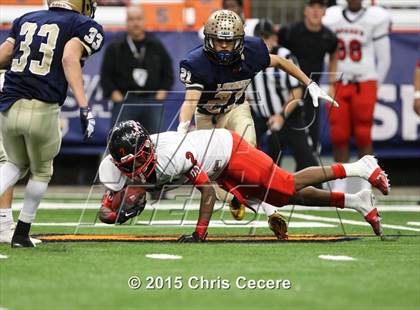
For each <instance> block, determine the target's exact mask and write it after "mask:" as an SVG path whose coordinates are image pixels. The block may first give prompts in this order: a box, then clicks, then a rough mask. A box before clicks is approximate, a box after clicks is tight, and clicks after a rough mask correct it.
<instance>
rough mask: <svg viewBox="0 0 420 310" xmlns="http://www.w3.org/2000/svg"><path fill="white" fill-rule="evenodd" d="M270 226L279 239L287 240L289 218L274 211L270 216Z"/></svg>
mask: <svg viewBox="0 0 420 310" xmlns="http://www.w3.org/2000/svg"><path fill="white" fill-rule="evenodd" d="M268 227H270V229H271V230H272V232H273V233H274V234H275V235H276V237H277V239H280V240H287V238H288V237H287V219H286V217H284V216H283V215H281V214H280V213H277V212H274V213H273V214H271V215H270V216H269V217H268Z"/></svg>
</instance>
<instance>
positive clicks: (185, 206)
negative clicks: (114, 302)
mask: <svg viewBox="0 0 420 310" xmlns="http://www.w3.org/2000/svg"><path fill="white" fill-rule="evenodd" d="M22 206H23V203H22V202H19V203H14V204H13V210H20V209H22ZM99 207H100V203H99V202H97V203H96V202H95V203H84V202H80V203H74V202H72V203H64V202H41V204H40V206H39V209H44V210H45V209H47V210H56V209H57V210H68V209H76V210H79V209H80V210H83V209H91V210H98V209H99ZM376 207H377V208H378V211H379V212H387V211H389V212H395V211H397V212H420V206H419V205H402V206H388V205H377V206H376ZM214 208H215V210H218V209H220V208H222V204H221V203H220V202H217V203H216V205H215V206H214ZM153 209H159V210H198V209H199V203H198V202H197V203H196V202H191V203H188V201H187V202H186V203H184V202H182V201H179V202H175V203H165V202H163V203H162V204H160V205H159V204H153V205H151V204H150V203H148V204H147V205H146V210H153ZM224 209H225V210H228V209H229V208H228V207H227V206H225V207H224ZM279 210H281V211H290V210H292V206H290V205H289V206H284V207H282V208H279ZM294 210H295V211H334V210H335V208H333V207H327V208H326V207H305V206H298V205H297V206H295V208H294ZM349 211H352V210H348V209H343V210H340V212H349ZM247 212H252V211H251V210H247ZM258 212H259V213H264V212H263V210H262V208H260V209H259V210H258Z"/></svg>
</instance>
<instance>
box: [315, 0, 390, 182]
mask: <svg viewBox="0 0 420 310" xmlns="http://www.w3.org/2000/svg"><path fill="white" fill-rule="evenodd" d="M323 23H324V25H326V26H328V27H330V28H331V29H332V30H333V31H334V32H336V34H337V38H338V63H337V71H338V72H339V73H340V74H341V77H340V80H339V81H338V82H337V83H336V84H335V89H336V91H334V92H336V100H337V101H338V102H339V104H340V109H339V110H340V111H338V109H330V110H329V111H328V116H329V121H330V134H331V142H332V145H333V152H334V159H335V161H336V162H341V163H346V162H349V160H350V151H349V144H350V138H351V137H352V136H353V137H354V140H355V144H356V146H357V149H358V155H359V157H363V156H364V155H368V154H373V145H372V124H373V112H374V109H375V104H376V100H377V92H378V89H379V86H380V85H381V84H382V83H383V81H384V80H385V77H386V75H387V73H388V69H389V67H390V65H391V44H390V40H389V36H388V34H389V29H390V26H391V18H390V14H389V13H388V12H387V11H386V10H385V9H384V8H382V7H379V6H370V7H368V8H363V6H362V0H347V7H346V8H344V10H343V8H342V7H340V6H333V7H330V8H328V10H327V12H326V15H325V17H324V19H323ZM362 187H364V188H369V187H370V183H367V182H363V183H362ZM345 188H346V181H344V180H341V179H340V180H339V181H336V182H335V186H334V190H345Z"/></svg>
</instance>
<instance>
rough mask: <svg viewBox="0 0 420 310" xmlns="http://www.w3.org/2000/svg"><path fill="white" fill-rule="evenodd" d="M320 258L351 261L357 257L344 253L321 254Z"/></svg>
mask: <svg viewBox="0 0 420 310" xmlns="http://www.w3.org/2000/svg"><path fill="white" fill-rule="evenodd" d="M318 257H319V258H320V259H326V260H342V261H350V260H356V259H355V258H353V257H351V256H344V255H319V256H318Z"/></svg>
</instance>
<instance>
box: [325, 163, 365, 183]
mask: <svg viewBox="0 0 420 310" xmlns="http://www.w3.org/2000/svg"><path fill="white" fill-rule="evenodd" d="M331 169H332V171H333V173H334V176H335V178H336V179H344V178H346V177H358V176H360V165H359V162H358V161H356V162H354V163H348V164H340V163H336V164H333V165H332V166H331Z"/></svg>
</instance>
